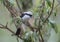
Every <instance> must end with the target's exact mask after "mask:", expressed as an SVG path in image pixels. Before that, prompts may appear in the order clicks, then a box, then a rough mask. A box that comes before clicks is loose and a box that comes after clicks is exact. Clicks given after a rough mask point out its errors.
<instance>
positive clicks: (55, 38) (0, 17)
mask: <svg viewBox="0 0 60 42" xmlns="http://www.w3.org/2000/svg"><path fill="white" fill-rule="evenodd" d="M36 3H38V1H37V2H36ZM56 3H57V2H56ZM57 11H58V13H57V16H56V18H55V21H56V23H57V26H58V33H57V34H56V33H55V32H54V31H53V30H52V31H51V33H52V34H51V37H50V38H49V40H48V42H60V6H58V10H57ZM9 14H10V13H9V12H8V10H7V9H6V7H4V5H3V4H2V3H0V23H1V24H4V25H5V24H6V23H7V22H9V24H8V27H9V28H10V29H11V30H13V31H15V32H16V28H15V26H14V24H12V25H10V23H11V20H12V19H11V17H10V15H9ZM11 35H12V34H11V33H10V32H9V31H8V30H3V29H0V42H17V40H16V36H11ZM21 41H22V40H20V42H21Z"/></svg>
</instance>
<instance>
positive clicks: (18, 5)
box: [16, 0, 22, 13]
mask: <svg viewBox="0 0 60 42" xmlns="http://www.w3.org/2000/svg"><path fill="white" fill-rule="evenodd" d="M16 3H17V6H18V8H19V11H20V13H22V9H21V8H20V5H19V1H18V0H16Z"/></svg>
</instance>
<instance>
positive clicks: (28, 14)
mask: <svg viewBox="0 0 60 42" xmlns="http://www.w3.org/2000/svg"><path fill="white" fill-rule="evenodd" d="M20 17H21V19H22V21H23V22H24V23H25V22H27V21H28V20H29V19H30V18H31V17H32V12H30V11H28V12H23V13H22V15H21V16H20ZM20 31H21V30H20V28H17V31H16V35H19V34H20Z"/></svg>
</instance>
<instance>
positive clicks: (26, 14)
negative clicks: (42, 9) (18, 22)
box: [20, 11, 32, 22]
mask: <svg viewBox="0 0 60 42" xmlns="http://www.w3.org/2000/svg"><path fill="white" fill-rule="evenodd" d="M20 17H21V18H22V20H23V21H24V22H26V21H28V20H29V19H30V18H31V17H32V12H30V11H28V12H23V13H22V15H21V16H20Z"/></svg>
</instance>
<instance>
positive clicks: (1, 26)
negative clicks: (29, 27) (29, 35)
mask: <svg viewBox="0 0 60 42" xmlns="http://www.w3.org/2000/svg"><path fill="white" fill-rule="evenodd" d="M0 28H1V29H7V30H8V31H10V32H11V33H12V34H15V32H14V31H12V30H11V29H9V28H8V26H7V24H6V26H4V25H2V24H0ZM16 36H17V35H16ZM17 37H18V38H20V39H22V40H24V39H23V38H22V37H21V36H17Z"/></svg>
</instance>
